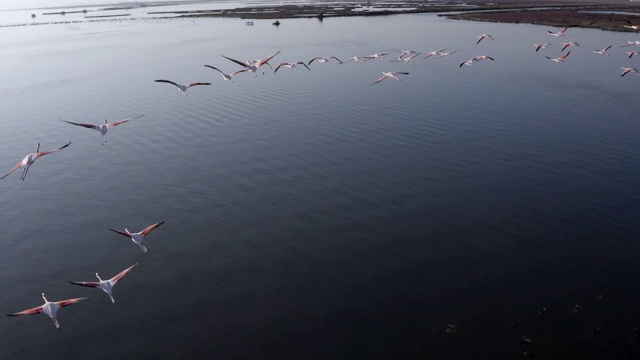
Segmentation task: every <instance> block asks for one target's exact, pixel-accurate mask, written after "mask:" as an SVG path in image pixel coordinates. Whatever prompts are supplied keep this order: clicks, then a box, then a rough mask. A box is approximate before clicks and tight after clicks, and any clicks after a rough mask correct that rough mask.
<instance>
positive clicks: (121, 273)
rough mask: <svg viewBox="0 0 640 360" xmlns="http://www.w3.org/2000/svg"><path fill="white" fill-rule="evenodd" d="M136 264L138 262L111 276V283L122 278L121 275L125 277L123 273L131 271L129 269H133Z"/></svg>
mask: <svg viewBox="0 0 640 360" xmlns="http://www.w3.org/2000/svg"><path fill="white" fill-rule="evenodd" d="M136 265H138V263H135V264H133V265H132V266H130V267H128V268H126V269H125V270H123V271H121V272H120V273H119V274H118V275H116V276H114V277H112V278H111V279H110V280H111V283H112V284H114V285H115V284H116V283H117V282H118V280H120V279H122V278H123V277H125V275H127V274H128V273H130V272H131V270H133V268H134V267H136Z"/></svg>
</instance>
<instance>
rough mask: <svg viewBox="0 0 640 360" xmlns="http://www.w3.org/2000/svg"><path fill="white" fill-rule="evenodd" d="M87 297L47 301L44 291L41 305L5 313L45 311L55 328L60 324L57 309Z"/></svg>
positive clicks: (37, 312)
mask: <svg viewBox="0 0 640 360" xmlns="http://www.w3.org/2000/svg"><path fill="white" fill-rule="evenodd" d="M87 297H88V296H87ZM87 297H81V298H75V299H67V300H60V301H48V300H47V298H46V297H45V296H44V293H42V299H44V304H43V305H40V306H37V307H34V308H31V309H27V310H24V311H20V312H17V313H13V314H7V316H22V315H33V314H39V313H45V314H47V315H49V317H50V318H51V320H53V323H54V324H55V326H56V329H60V324H58V319H57V318H56V314H57V313H58V310H59V309H60V308H63V307H65V306H69V305H73V304H77V303H79V302H80V301H82V300H85V299H86V298H87Z"/></svg>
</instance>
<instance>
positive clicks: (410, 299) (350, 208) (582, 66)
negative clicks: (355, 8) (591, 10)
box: [0, 15, 640, 359]
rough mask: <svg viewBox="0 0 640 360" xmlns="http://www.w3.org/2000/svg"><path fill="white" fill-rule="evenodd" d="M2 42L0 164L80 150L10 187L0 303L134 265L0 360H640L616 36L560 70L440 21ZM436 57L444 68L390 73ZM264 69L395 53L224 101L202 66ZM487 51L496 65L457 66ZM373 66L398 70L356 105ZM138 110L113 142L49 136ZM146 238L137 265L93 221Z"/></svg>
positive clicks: (586, 42)
mask: <svg viewBox="0 0 640 360" xmlns="http://www.w3.org/2000/svg"><path fill="white" fill-rule="evenodd" d="M5 30H6V37H5V46H4V47H3V48H2V49H0V58H2V61H3V65H4V67H5V69H10V70H11V71H7V72H5V73H4V74H3V75H4V81H3V82H2V84H1V85H0V99H2V108H3V110H4V113H3V114H4V116H3V120H2V123H1V125H0V126H1V127H2V129H1V131H0V154H2V156H1V158H0V167H4V168H5V170H9V169H10V168H11V167H12V166H13V165H15V162H16V161H18V160H19V159H21V158H22V157H23V156H24V155H25V154H26V153H28V152H31V151H32V150H33V148H34V147H35V146H36V144H37V143H38V142H40V143H41V144H42V146H43V148H54V147H55V146H59V144H65V143H67V142H68V141H73V143H72V145H70V146H69V147H68V149H65V151H61V152H60V153H57V154H55V155H51V156H47V157H43V158H41V159H39V160H38V161H37V162H36V164H35V165H34V167H33V169H32V170H30V172H29V176H28V178H27V179H26V180H25V181H24V182H21V181H20V180H19V179H18V177H17V176H15V174H12V175H11V176H9V177H7V178H6V179H4V180H2V182H1V183H0V186H1V188H2V191H0V202H1V203H2V204H3V206H4V211H3V212H2V216H0V225H1V226H2V229H3V236H2V238H1V239H0V246H2V250H3V251H2V252H0V268H1V269H2V271H0V303H1V304H2V307H3V309H4V311H5V312H6V313H9V312H15V311H20V310H23V309H26V308H29V307H33V306H38V305H39V304H40V299H41V298H40V293H42V292H45V293H46V294H47V296H48V297H50V298H53V299H61V298H69V297H79V296H86V295H88V294H89V292H90V291H88V290H87V289H83V288H81V287H75V286H72V285H70V284H68V283H67V281H69V280H74V279H84V278H90V277H91V276H92V274H95V273H96V272H98V273H101V274H102V273H104V274H115V273H117V272H118V271H121V270H122V269H123V268H126V267H127V266H130V265H131V264H134V263H136V262H139V266H138V267H137V268H136V270H135V271H134V272H132V273H131V274H130V275H128V276H127V278H126V279H124V280H123V281H122V282H121V283H119V284H118V287H117V288H116V289H115V291H114V294H115V296H116V297H117V299H118V302H117V303H116V304H111V303H109V302H108V301H106V302H105V301H102V300H104V299H103V298H99V297H98V296H95V298H94V297H92V298H90V299H88V300H87V301H85V302H83V303H82V304H78V305H76V306H73V307H69V308H64V309H62V310H61V311H60V314H59V321H60V324H61V325H62V327H63V330H61V331H59V332H55V331H54V329H53V328H52V325H51V323H50V322H49V321H48V320H47V319H46V318H45V317H44V316H41V315H38V316H33V317H24V318H7V319H6V320H5V321H3V322H2V323H0V332H1V334H2V338H3V339H4V340H3V344H2V345H3V346H2V347H1V349H2V350H1V353H2V356H1V357H2V358H25V357H36V358H37V357H49V358H69V357H73V358H87V357H91V358H95V357H96V356H97V357H104V358H111V357H113V356H114V355H118V354H127V355H128V356H147V357H154V356H155V357H166V356H167V354H171V355H174V354H176V355H181V356H187V357H213V358H249V359H253V358H269V359H271V358H273V359H283V358H290V359H300V358H318V359H326V358H389V357H391V358H405V359H408V358H421V357H422V358H424V357H427V358H428V357H433V358H473V359H478V358H487V359H497V358H515V357H522V356H523V354H524V356H526V357H536V358H571V357H576V358H605V357H610V356H611V355H610V354H615V355H614V356H615V357H616V358H619V359H622V358H635V357H637V355H638V351H639V349H638V340H639V336H638V332H637V330H636V329H637V327H638V313H637V310H636V308H635V304H636V303H637V301H638V299H639V297H640V293H639V291H638V288H637V286H636V284H635V279H636V278H637V276H638V268H637V266H636V264H635V257H634V255H633V254H635V253H636V252H637V251H638V245H637V244H636V243H635V242H634V239H635V234H636V232H637V231H636V230H637V229H636V226H635V224H636V220H635V219H636V218H637V217H638V213H639V210H640V209H639V208H638V200H639V198H640V191H639V190H638V189H640V186H638V185H639V184H638V180H637V179H638V170H639V165H638V164H640V162H639V161H638V160H639V156H638V155H639V151H638V146H637V141H636V139H637V138H638V130H639V127H638V121H637V117H636V116H635V114H637V113H638V110H639V109H638V105H637V101H636V90H637V87H638V86H639V84H640V82H638V80H640V79H638V78H636V77H628V76H626V77H624V78H620V76H619V75H620V74H619V71H620V67H621V66H626V65H630V64H632V63H631V61H633V59H628V58H627V55H626V54H625V53H624V50H625V49H623V48H619V47H617V46H616V45H620V44H625V42H626V40H627V35H625V34H617V33H609V32H603V31H593V30H581V29H570V30H572V32H571V34H570V35H571V41H577V42H578V43H580V48H576V49H573V50H572V58H571V63H570V64H556V63H553V62H551V61H549V60H547V59H545V58H544V56H545V55H554V56H556V55H557V54H558V53H559V52H558V47H559V46H560V44H559V41H560V40H558V39H555V38H554V39H550V37H549V36H548V35H547V34H546V31H547V28H546V27H539V26H531V25H510V24H485V23H472V22H458V21H450V20H446V19H441V18H438V17H437V16H435V15H402V16H388V17H380V18H352V19H346V18H345V19H325V20H324V21H323V22H318V21H317V20H304V19H297V20H293V19H292V20H286V21H282V24H281V25H280V26H279V27H275V26H272V25H271V21H267V20H265V21H258V20H255V25H254V26H252V27H248V26H246V25H245V21H244V20H241V19H237V20H234V19H191V20H157V21H150V22H144V21H139V22H136V21H132V22H101V23H82V24H78V25H75V24H74V25H73V26H68V25H60V26H40V27H16V28H7V29H5ZM5 30H3V31H5ZM482 33H488V34H491V35H492V36H493V37H494V38H495V40H494V41H483V42H482V43H480V44H479V45H475V42H476V40H477V38H476V36H477V35H479V34H482ZM416 34H420V36H416ZM546 41H555V43H554V44H555V45H558V46H556V50H555V51H554V50H551V49H542V50H540V52H538V53H536V52H535V49H534V47H533V46H532V45H533V44H534V43H541V42H546ZM606 45H614V47H613V48H612V49H611V50H610V52H611V54H610V56H600V55H597V54H593V53H592V49H601V48H603V47H604V46H606ZM442 48H447V49H448V50H449V51H455V50H457V53H455V54H454V55H452V56H450V57H446V58H441V59H432V58H429V59H424V60H415V61H414V64H413V65H411V64H404V63H391V62H389V60H390V59H392V57H394V56H397V54H399V53H400V51H401V50H407V49H410V50H416V51H419V52H421V53H423V54H424V53H426V52H427V51H432V50H436V49H442ZM278 50H282V51H281V53H280V54H278V55H277V57H276V58H274V61H275V62H273V63H272V64H271V65H272V66H274V67H275V66H277V64H278V63H279V62H284V61H286V62H295V61H305V62H308V60H310V59H312V58H313V57H316V56H336V57H338V58H341V59H346V58H349V57H352V56H365V55H369V54H374V53H380V52H389V53H390V55H388V58H387V59H383V60H379V59H375V60H370V61H367V62H365V63H354V62H349V63H345V64H342V65H338V64H336V63H333V64H328V63H317V62H313V63H312V64H311V65H310V66H309V67H310V69H311V70H310V71H308V70H306V69H297V70H296V69H281V70H280V71H278V72H277V74H274V73H272V72H271V71H270V70H266V71H265V74H262V73H260V72H259V73H258V74H257V75H256V76H253V75H251V74H248V73H241V74H238V75H237V76H235V77H234V83H233V84H231V83H228V82H224V81H223V80H222V79H221V78H220V75H219V74H218V73H217V72H216V71H214V70H212V69H209V68H206V67H205V66H204V64H209V65H212V66H215V67H217V68H219V69H220V70H222V71H224V72H231V71H233V70H236V69H237V65H236V64H234V63H233V62H231V61H228V60H226V59H224V58H223V57H222V56H221V55H225V56H228V57H231V58H234V59H242V60H250V59H258V58H262V57H264V56H266V55H268V54H272V53H274V52H276V51H278ZM614 50H615V51H614ZM478 55H487V56H491V57H493V58H495V61H492V62H490V61H486V62H480V63H477V64H475V65H473V66H465V67H460V66H459V63H460V62H461V61H465V60H467V59H469V58H471V57H474V56H478ZM285 70H286V71H285ZM383 71H403V72H409V75H406V76H404V77H403V78H401V80H402V81H395V80H386V81H384V82H381V83H379V84H376V85H375V86H371V85H370V84H371V83H372V82H373V81H375V80H376V79H378V78H379V77H380V76H381V73H382V72H383ZM156 79H171V80H173V81H176V82H180V83H191V82H196V81H206V82H211V83H212V84H213V85H212V86H207V87H198V88H195V89H192V91H189V96H188V97H185V96H183V95H182V94H180V93H179V92H178V91H176V89H175V88H172V87H170V86H168V85H166V84H157V83H155V82H154V80H156ZM142 113H144V114H145V116H144V117H142V118H139V119H135V120H132V121H130V122H129V123H127V124H126V125H123V126H118V127H115V128H112V129H110V130H109V135H108V137H109V142H108V143H107V144H105V145H104V146H103V145H101V144H100V138H99V134H98V133H96V132H90V131H88V130H85V129H81V128H77V127H72V126H70V125H68V124H64V123H63V122H61V121H60V119H61V118H62V119H64V120H68V121H72V122H78V123H93V124H98V123H101V122H103V121H104V119H107V120H108V121H114V120H117V119H122V118H126V117H133V116H136V115H138V114H142ZM57 144H58V145H57ZM160 221H166V223H165V224H164V225H163V226H162V228H159V229H158V230H156V231H154V232H153V234H151V235H150V236H149V239H148V240H145V241H148V243H147V244H148V246H147V247H148V249H149V252H148V253H143V252H142V251H141V250H140V249H139V248H138V247H136V246H135V244H132V243H131V241H129V240H127V239H126V238H124V237H122V236H119V235H117V234H113V233H112V232H110V231H109V230H108V229H109V228H114V229H124V228H129V229H142V228H144V227H145V226H147V225H149V224H153V223H158V222H160ZM525 339H528V340H525ZM97 342H102V343H106V345H107V346H104V347H103V348H101V351H100V352H96V351H95V346H96V343H97ZM605 354H606V355H605Z"/></svg>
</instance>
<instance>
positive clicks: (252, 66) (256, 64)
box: [222, 50, 280, 76]
mask: <svg viewBox="0 0 640 360" xmlns="http://www.w3.org/2000/svg"><path fill="white" fill-rule="evenodd" d="M279 53H280V50H278V51H277V52H275V53H274V54H271V55H269V56H267V57H266V58H264V59H261V60H255V61H248V62H242V61H240V60H236V59H232V58H230V57H226V56H224V55H222V57H223V58H225V59H227V60H231V61H233V62H234V63H236V64H238V65H240V66H242V67H244V68H246V69H247V70H249V72H250V73H252V74H253V75H255V76H258V75H257V74H256V72H257V71H258V69H259V68H260V66H262V65H264V64H268V63H269V60H271V59H273V57H274V56H276V55H278V54H279Z"/></svg>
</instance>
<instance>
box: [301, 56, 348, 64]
mask: <svg viewBox="0 0 640 360" xmlns="http://www.w3.org/2000/svg"><path fill="white" fill-rule="evenodd" d="M331 59H336V60H338V63H339V64H342V61H340V59H338V58H337V57H335V56H329V57H322V56H316V57H314V58H313V59H311V60H309V62H308V63H307V65H311V63H312V62H313V61H314V60H318V62H321V63H324V62H326V63H330V62H331Z"/></svg>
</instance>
